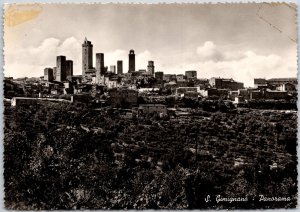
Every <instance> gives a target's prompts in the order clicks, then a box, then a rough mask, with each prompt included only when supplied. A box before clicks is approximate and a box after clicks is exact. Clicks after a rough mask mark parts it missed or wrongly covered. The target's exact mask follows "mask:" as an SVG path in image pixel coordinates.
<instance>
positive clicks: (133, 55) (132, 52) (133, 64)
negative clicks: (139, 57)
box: [128, 49, 135, 73]
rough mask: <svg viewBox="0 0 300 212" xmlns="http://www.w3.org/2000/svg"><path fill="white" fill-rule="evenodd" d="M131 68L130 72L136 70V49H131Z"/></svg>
mask: <svg viewBox="0 0 300 212" xmlns="http://www.w3.org/2000/svg"><path fill="white" fill-rule="evenodd" d="M128 56H129V69H128V73H131V72H135V54H134V50H133V49H131V50H130V51H129V55H128Z"/></svg>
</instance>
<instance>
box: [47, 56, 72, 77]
mask: <svg viewBox="0 0 300 212" xmlns="http://www.w3.org/2000/svg"><path fill="white" fill-rule="evenodd" d="M72 76H73V61H72V60H67V59H66V56H57V57H56V67H53V68H45V69H44V80H46V81H53V80H56V81H60V82H62V81H66V80H67V79H68V78H69V77H72Z"/></svg>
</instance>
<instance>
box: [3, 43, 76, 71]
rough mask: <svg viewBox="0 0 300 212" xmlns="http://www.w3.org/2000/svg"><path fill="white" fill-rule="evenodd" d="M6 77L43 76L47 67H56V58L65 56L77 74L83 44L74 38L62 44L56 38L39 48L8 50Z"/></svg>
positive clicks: (5, 53)
mask: <svg viewBox="0 0 300 212" xmlns="http://www.w3.org/2000/svg"><path fill="white" fill-rule="evenodd" d="M4 55H5V56H4V58H5V66H4V72H5V75H11V76H14V77H23V76H41V75H43V70H44V68H46V67H54V66H56V56H58V55H65V56H66V57H67V59H70V60H73V62H74V67H76V70H75V69H74V71H75V73H76V71H77V72H78V67H79V66H81V62H80V58H81V44H80V42H78V41H77V40H76V39H75V38H74V37H70V38H67V39H65V40H64V41H63V42H61V41H60V40H59V39H56V38H47V39H45V40H44V41H43V42H42V43H41V44H40V45H39V46H37V47H34V46H29V47H27V48H20V49H6V50H5V52H4Z"/></svg>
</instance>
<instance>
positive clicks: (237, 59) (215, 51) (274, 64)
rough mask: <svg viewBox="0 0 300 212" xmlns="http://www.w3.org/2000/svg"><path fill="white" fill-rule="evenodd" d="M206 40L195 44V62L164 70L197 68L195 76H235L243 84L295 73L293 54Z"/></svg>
mask: <svg viewBox="0 0 300 212" xmlns="http://www.w3.org/2000/svg"><path fill="white" fill-rule="evenodd" d="M219 49H222V48H221V47H218V46H216V45H215V44H214V43H213V42H211V41H207V42H205V43H204V45H202V46H199V47H197V48H196V52H197V54H196V55H195V57H196V58H197V60H196V61H194V62H187V63H185V62H183V63H181V64H176V65H174V66H172V67H169V68H167V69H166V73H174V70H180V72H181V73H183V72H184V71H185V70H197V71H198V77H200V78H211V77H224V78H234V79H235V80H237V81H241V82H244V84H245V86H253V79H254V78H259V77H262V78H274V77H296V76H297V63H296V62H297V61H296V58H295V57H294V56H293V55H287V56H286V57H284V58H283V57H281V56H279V55H276V54H268V55H263V54H258V53H256V52H254V51H245V52H241V51H239V50H238V51H237V50H231V49H227V50H224V51H220V50H219Z"/></svg>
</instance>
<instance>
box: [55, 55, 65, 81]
mask: <svg viewBox="0 0 300 212" xmlns="http://www.w3.org/2000/svg"><path fill="white" fill-rule="evenodd" d="M66 78H67V66H66V56H57V57H56V81H60V82H61V81H65V80H66Z"/></svg>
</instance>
